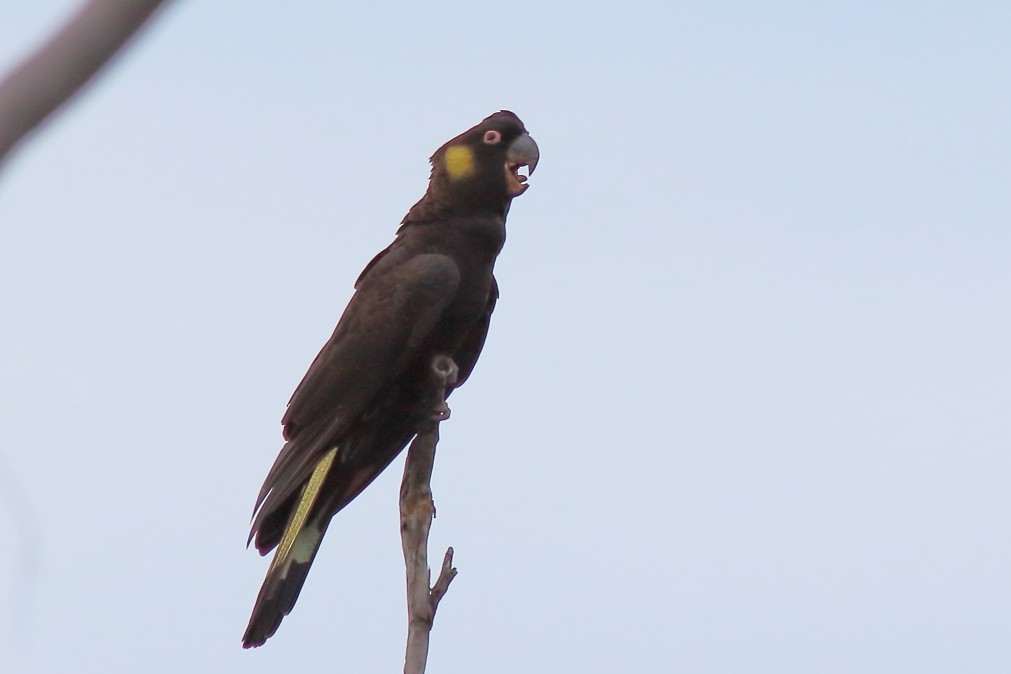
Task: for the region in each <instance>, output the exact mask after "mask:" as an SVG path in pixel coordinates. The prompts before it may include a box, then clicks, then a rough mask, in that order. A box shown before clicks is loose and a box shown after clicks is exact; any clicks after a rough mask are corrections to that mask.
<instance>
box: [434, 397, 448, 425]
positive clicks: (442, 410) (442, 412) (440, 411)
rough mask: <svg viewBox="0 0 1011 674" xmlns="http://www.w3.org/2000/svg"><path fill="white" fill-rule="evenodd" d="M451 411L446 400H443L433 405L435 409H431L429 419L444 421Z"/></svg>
mask: <svg viewBox="0 0 1011 674" xmlns="http://www.w3.org/2000/svg"><path fill="white" fill-rule="evenodd" d="M452 413H453V410H451V409H449V405H447V404H446V401H445V400H443V401H442V402H441V403H439V404H438V405H436V406H435V409H433V410H432V416H431V420H432V421H436V422H438V421H445V420H446V419H448V418H449V416H450V415H451V414H452Z"/></svg>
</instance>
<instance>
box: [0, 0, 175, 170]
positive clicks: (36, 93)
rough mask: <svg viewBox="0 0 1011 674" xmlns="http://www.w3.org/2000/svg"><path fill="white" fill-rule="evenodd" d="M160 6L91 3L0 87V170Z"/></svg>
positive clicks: (140, 0)
mask: <svg viewBox="0 0 1011 674" xmlns="http://www.w3.org/2000/svg"><path fill="white" fill-rule="evenodd" d="M162 2H163V0H90V2H88V3H87V4H86V5H84V7H83V8H81V11H80V12H78V14H77V15H76V16H75V17H74V18H73V19H71V20H70V22H69V23H67V24H66V25H65V26H64V27H63V29H62V30H60V32H59V33H57V34H56V35H55V36H54V37H53V38H52V39H51V40H50V41H49V42H48V43H46V44H45V45H43V46H42V47H41V48H39V50H38V51H37V52H35V53H34V54H33V55H31V56H30V57H28V59H26V60H25V61H24V62H23V63H21V65H19V66H18V67H16V68H15V69H14V70H13V71H12V72H11V73H10V74H9V75H7V77H5V78H4V80H3V81H2V82H0V165H2V164H3V160H4V158H5V157H6V156H7V154H8V153H9V152H10V151H11V149H12V148H13V147H14V146H15V145H17V144H18V143H19V142H20V141H21V140H22V139H23V138H24V137H25V136H27V135H28V133H29V132H31V131H32V129H34V128H35V127H37V126H38V125H39V124H41V123H42V121H43V120H44V119H46V117H48V116H49V115H50V114H51V113H52V112H53V111H54V110H56V109H57V108H59V107H60V106H61V105H62V104H63V103H64V102H65V101H67V100H68V99H69V98H70V97H71V96H73V94H74V93H75V92H76V91H77V90H78V89H80V88H81V87H82V86H84V85H85V84H86V83H87V82H88V80H90V79H91V77H92V76H93V75H94V74H95V73H96V72H98V70H99V69H100V68H101V67H102V66H103V65H104V64H105V63H106V62H108V60H109V59H110V58H112V56H113V55H114V54H115V53H116V51H118V50H119V48H120V47H122V46H123V44H124V43H125V42H126V41H127V40H129V39H130V37H131V36H132V35H133V34H134V33H135V32H137V29H138V28H140V27H141V26H142V25H143V24H144V22H145V21H147V19H148V18H149V17H150V16H151V14H152V13H153V12H154V11H155V10H156V9H157V8H158V6H159V5H161V4H162Z"/></svg>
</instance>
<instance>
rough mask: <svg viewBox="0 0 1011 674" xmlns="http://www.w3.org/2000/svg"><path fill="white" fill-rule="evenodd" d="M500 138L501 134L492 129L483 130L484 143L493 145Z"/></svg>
mask: <svg viewBox="0 0 1011 674" xmlns="http://www.w3.org/2000/svg"><path fill="white" fill-rule="evenodd" d="M501 140H502V134H501V133H499V132H498V131H496V130H495V129H492V130H490V131H485V132H484V142H485V144H486V145H495V144H496V143H498V142H499V141H501Z"/></svg>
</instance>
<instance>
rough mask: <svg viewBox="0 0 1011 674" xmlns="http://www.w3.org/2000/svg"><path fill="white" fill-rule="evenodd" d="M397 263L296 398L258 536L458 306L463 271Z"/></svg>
mask: <svg viewBox="0 0 1011 674" xmlns="http://www.w3.org/2000/svg"><path fill="white" fill-rule="evenodd" d="M393 262H394V263H393V264H385V265H380V266H377V267H375V268H373V270H372V273H370V274H369V275H368V276H367V277H366V278H365V279H364V280H363V282H362V283H361V284H360V287H359V289H358V291H357V292H356V293H355V295H354V297H353V298H352V299H351V302H350V304H348V307H347V309H346V310H345V311H344V315H343V316H342V317H341V320H340V322H339V323H338V325H337V329H336V330H334V333H333V336H331V337H330V340H329V341H328V342H327V343H326V345H325V346H324V347H323V349H322V350H321V351H320V353H319V355H318V356H317V357H316V360H315V361H313V364H312V366H311V367H310V368H309V371H308V372H307V373H306V375H305V377H304V378H303V379H302V383H300V384H299V386H298V388H297V389H296V392H295V395H294V396H292V400H291V402H290V403H289V406H288V411H287V413H286V414H285V415H284V419H283V421H282V423H284V424H285V430H286V432H285V437H287V438H289V439H288V442H287V443H285V445H284V447H283V448H282V449H281V452H280V454H279V455H278V457H277V460H276V461H275V462H274V465H273V467H272V468H271V469H270V472H269V473H268V474H267V478H266V480H265V481H264V483H263V487H262V488H261V490H260V494H259V497H258V498H257V504H256V507H257V509H258V513H257V515H256V518H255V519H254V522H253V531H252V532H251V537H252V535H253V534H254V533H255V531H256V529H257V528H258V526H259V523H260V522H261V521H262V519H263V518H264V517H266V516H267V515H269V513H270V512H271V511H274V510H276V509H277V508H278V507H279V506H281V505H282V504H283V503H284V502H285V501H286V500H287V499H288V498H289V497H290V496H291V495H292V494H294V493H295V492H296V491H297V490H298V489H299V488H300V487H301V486H302V484H303V483H304V482H305V480H306V479H307V478H308V476H309V475H310V474H311V473H312V471H313V468H314V467H315V466H316V463H317V462H318V461H319V460H320V458H322V456H323V454H324V453H325V452H326V451H327V450H328V449H330V448H331V447H333V446H334V445H336V444H338V443H339V441H340V439H341V437H342V436H343V435H344V433H345V432H346V431H347V430H348V428H349V426H350V425H351V424H353V423H354V422H355V421H356V420H357V419H358V417H359V416H360V415H361V414H362V413H363V412H364V411H365V410H366V409H367V408H368V407H369V406H370V405H371V404H373V401H374V400H375V398H376V396H377V394H379V393H380V392H381V391H383V389H384V388H385V387H386V386H387V385H388V384H389V383H390V382H391V381H392V380H393V379H394V378H395V377H396V376H397V375H398V374H399V373H401V372H402V371H403V370H404V368H405V367H406V366H407V365H408V364H409V363H410V362H411V360H412V357H413V356H414V355H415V354H416V353H417V351H418V348H419V346H421V344H422V342H423V341H424V339H425V337H426V336H428V334H429V333H430V332H431V331H432V328H433V327H434V326H435V325H436V323H437V322H438V320H439V318H440V317H441V315H442V312H443V310H444V309H445V308H446V306H448V305H449V304H450V302H452V300H453V297H454V296H455V294H456V291H457V288H458V287H459V283H460V272H459V270H458V269H457V266H456V264H455V263H454V262H453V260H451V259H450V258H449V257H447V256H444V255H437V254H431V253H428V254H422V255H415V256H413V257H410V258H408V259H406V260H403V261H400V260H394V261H393Z"/></svg>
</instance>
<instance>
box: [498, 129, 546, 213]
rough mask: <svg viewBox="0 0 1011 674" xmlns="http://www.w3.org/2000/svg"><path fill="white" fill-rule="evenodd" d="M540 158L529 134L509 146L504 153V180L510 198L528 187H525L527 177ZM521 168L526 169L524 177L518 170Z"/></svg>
mask: <svg viewBox="0 0 1011 674" xmlns="http://www.w3.org/2000/svg"><path fill="white" fill-rule="evenodd" d="M540 156H541V155H540V152H539V151H538V150H537V143H535V142H534V139H533V138H531V137H530V136H529V134H526V133H524V134H523V135H522V136H520V137H519V138H517V139H516V140H514V141H513V142H512V143H510V144H509V149H508V150H507V151H506V163H505V178H506V188H507V189H508V191H509V196H510V197H517V196H519V195H521V194H523V193H524V192H526V191H527V188H528V187H530V186H529V185H527V176H531V175H533V173H534V169H535V168H537V160H538V159H539V158H540ZM523 167H526V168H527V174H526V175H523V174H522V173H520V169H521V168H523Z"/></svg>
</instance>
